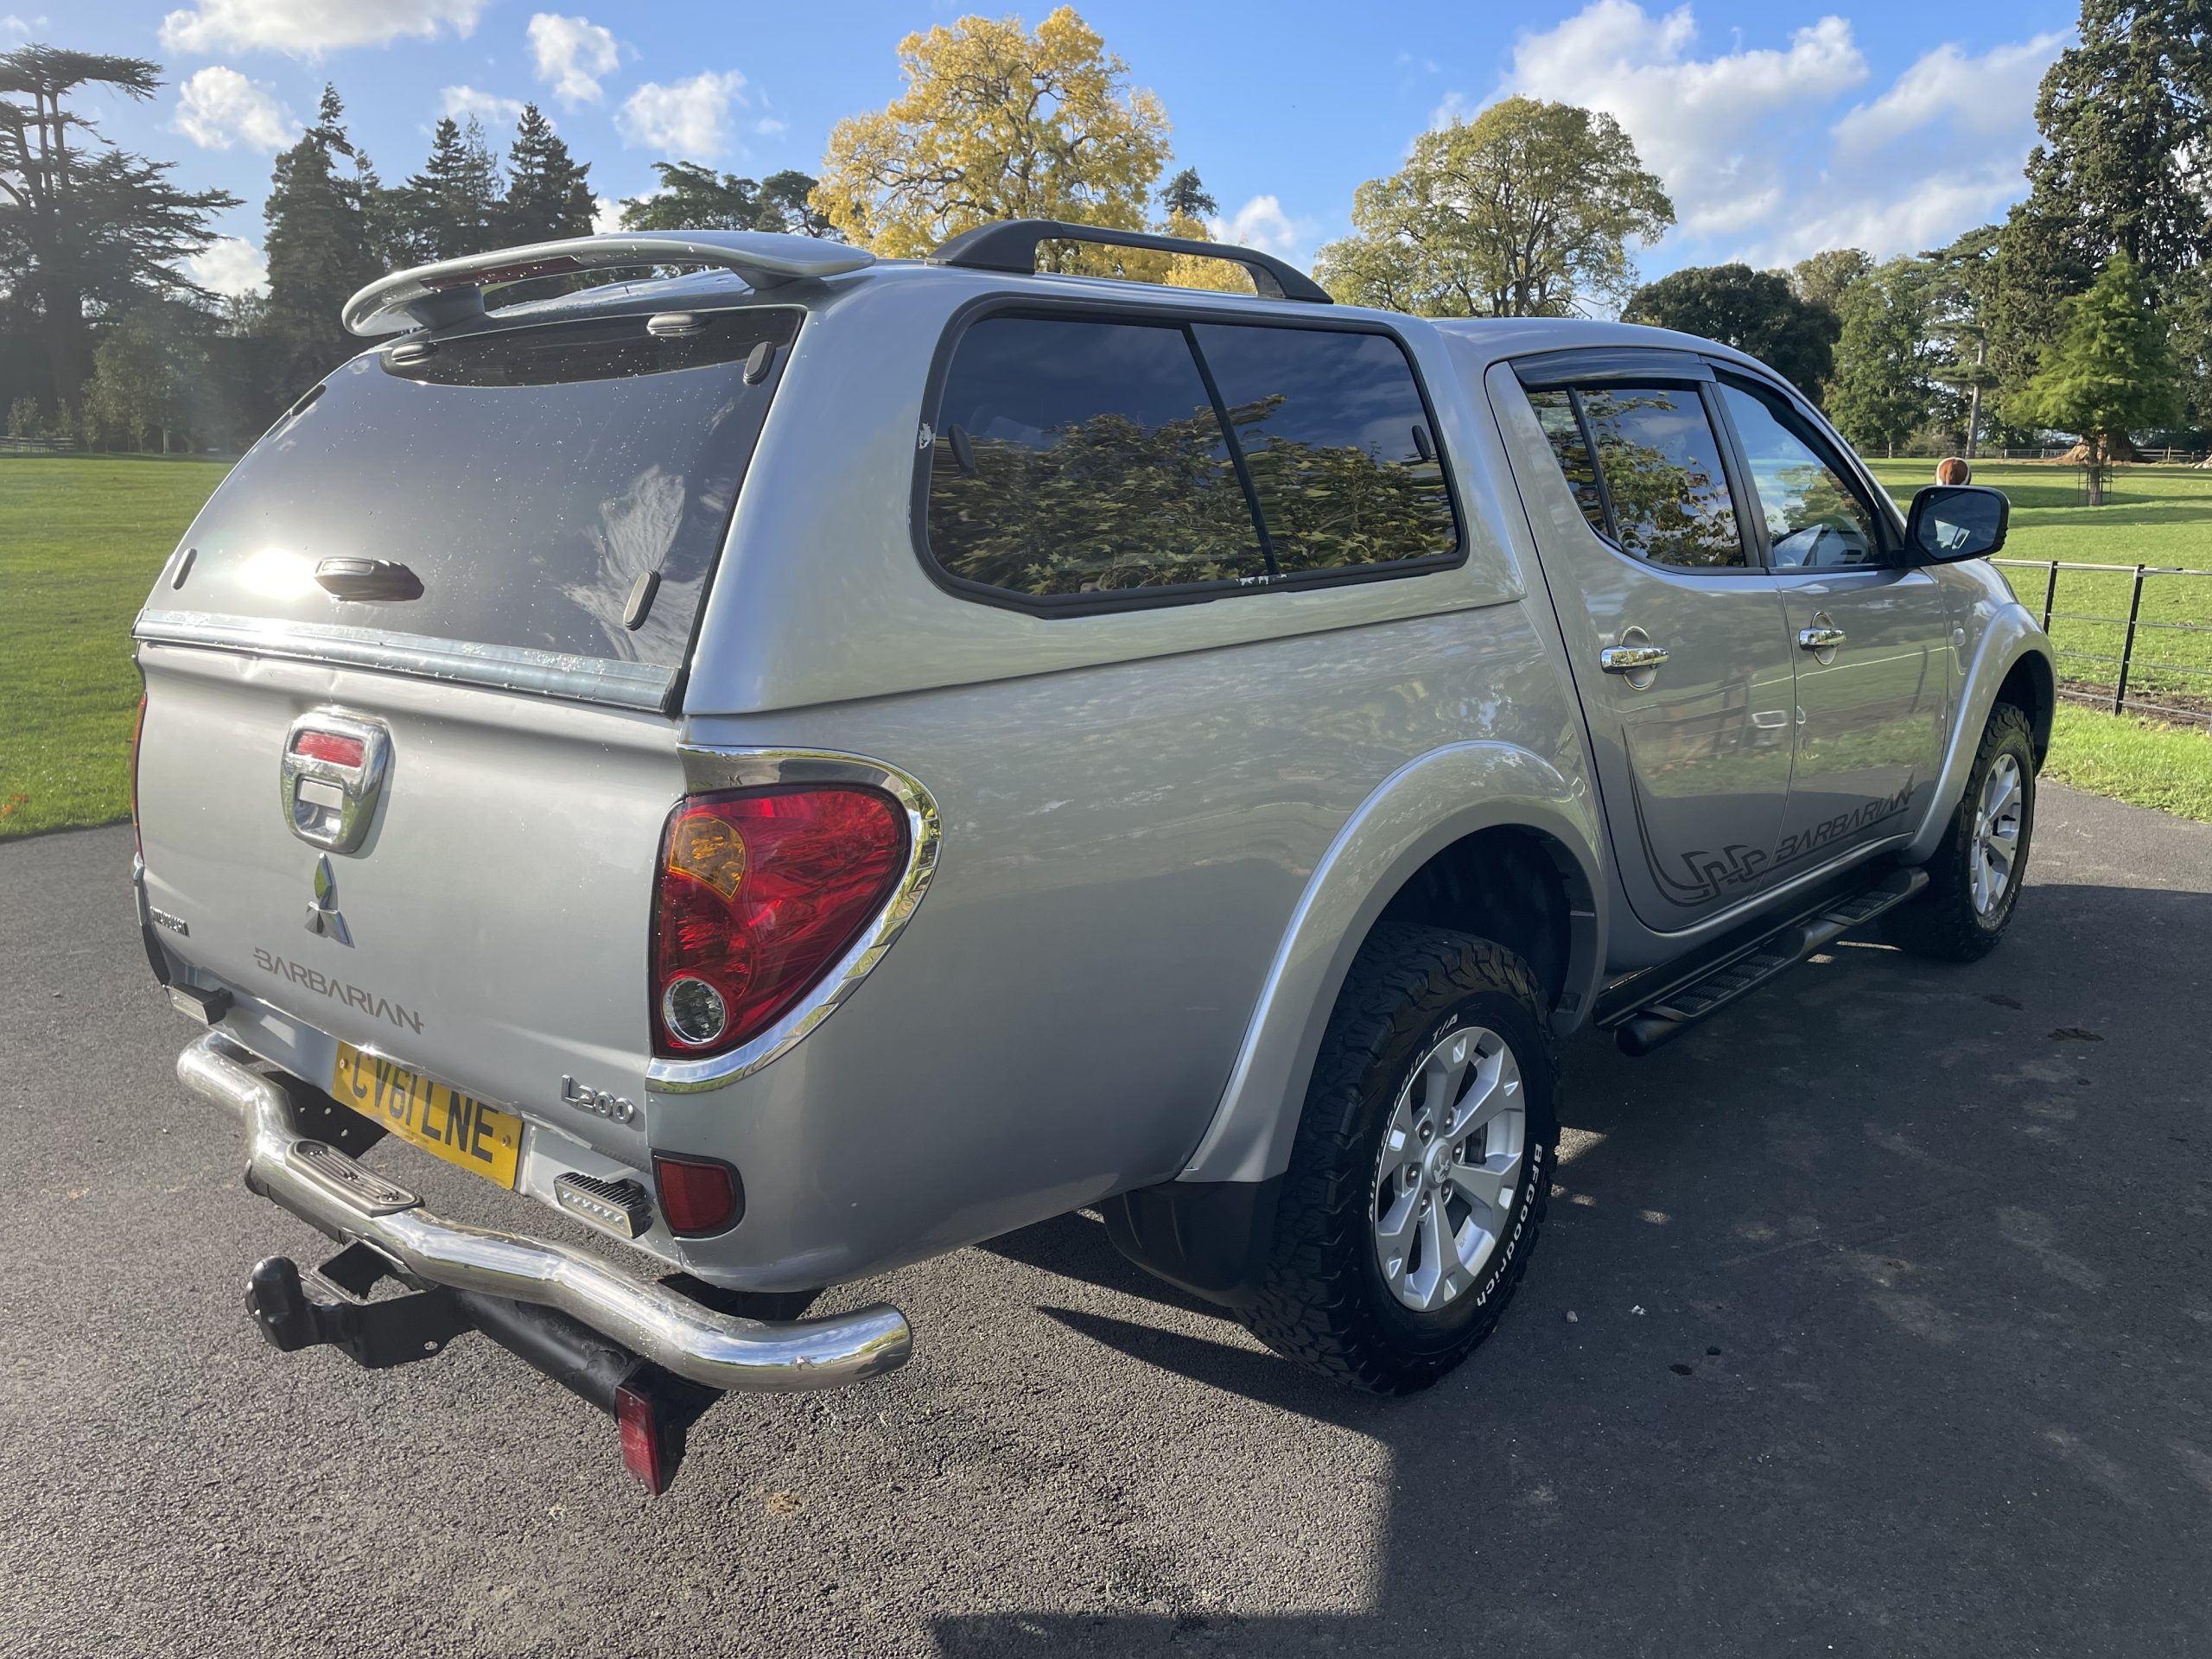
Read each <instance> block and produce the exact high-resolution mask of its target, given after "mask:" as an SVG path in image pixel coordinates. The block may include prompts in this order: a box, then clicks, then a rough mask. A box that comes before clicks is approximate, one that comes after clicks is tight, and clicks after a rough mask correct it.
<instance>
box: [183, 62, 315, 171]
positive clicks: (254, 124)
mask: <svg viewBox="0 0 2212 1659" xmlns="http://www.w3.org/2000/svg"><path fill="white" fill-rule="evenodd" d="M176 92H177V99H176V130H178V131H179V132H181V133H182V134H183V135H184V136H185V137H188V138H189V139H191V140H192V142H193V143H195V144H197V145H199V146H200V149H229V148H230V147H231V146H232V144H235V143H244V144H245V146H246V148H247V149H257V150H264V151H266V152H267V153H269V154H270V155H274V154H276V152H277V151H278V150H280V149H284V148H286V147H287V146H288V145H289V144H290V143H291V142H292V141H293V140H294V139H295V138H296V137H299V135H300V124H299V122H298V120H297V119H296V118H295V117H294V116H293V114H292V112H291V111H289V110H288V109H286V108H285V107H284V106H283V105H282V104H281V103H279V102H278V101H277V94H276V93H275V92H274V91H272V90H271V89H270V87H269V86H267V85H266V84H265V83H264V82H260V81H253V80H248V79H246V78H245V76H244V75H242V74H240V73H238V71H237V70H235V69H232V68H227V67H225V66H224V65H222V64H219V63H217V64H210V65H209V66H208V67H207V68H205V69H199V70H195V71H194V72H193V73H191V74H190V75H188V76H187V77H186V78H185V79H184V82H183V84H182V85H181V86H179V87H178V88H177V89H176Z"/></svg>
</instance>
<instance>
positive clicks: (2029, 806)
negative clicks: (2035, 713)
mask: <svg viewBox="0 0 2212 1659" xmlns="http://www.w3.org/2000/svg"><path fill="white" fill-rule="evenodd" d="M2006 755H2010V756H2011V757H2012V761H2013V764H2014V765H2016V766H2018V768H2019V773H2020V785H2021V790H2022V794H2023V798H2022V804H2021V809H2020V834H2019V839H2018V844H2017V849H2016V850H2015V852H2014V854H2013V859H2012V873H2011V875H2010V878H2009V879H2008V880H2006V882H2005V890H2004V892H2003V893H2001V894H2000V895H1999V899H1998V902H1997V904H1996V905H1995V906H1993V908H1992V909H1991V911H1990V912H1989V913H1988V914H1986V915H1984V914H1983V913H1982V912H1980V911H1978V910H1977V909H1976V908H1975V907H1974V863H1973V861H1974V831H1975V821H1976V818H1977V817H1978V815H1979V813H1980V804H1981V795H1982V785H1984V784H1985V783H1986V781H1987V779H1988V778H1989V774H1990V772H1992V771H1993V769H1994V768H1995V767H1996V766H1998V765H1999V760H2000V757H2003V756H2006ZM2035 828H2036V751H2035V734H2034V733H2033V731H2032V730H2031V728H2030V727H2029V724H2028V716H2027V715H2026V714H2025V713H2024V711H2022V710H2021V709H2018V708H2017V707H2015V706H2014V705H2013V704H2012V703H2009V702H2000V703H1999V704H1998V705H1997V706H1996V707H1995V708H1994V709H1991V710H1990V712H1989V724H1988V725H1986V727H1984V728H1982V733H1981V744H1980V747H1979V748H1978V749H1976V750H1975V752H1974V766H1973V769H1972V770H1971V771H1970V772H1968V773H1967V786H1966V789H1965V791H1963V792H1962V793H1961V795H1960V797H1959V804H1958V808H1957V810H1955V811H1954V812H1953V813H1952V815H1951V822H1950V825H1949V827H1948V829H1945V830H1944V832H1943V840H1942V844H1941V845H1939V846H1938V847H1937V848H1936V853H1935V855H1934V856H1933V857H1932V858H1930V859H1929V861H1928V864H1927V870H1928V885H1927V886H1926V887H1923V888H1922V889H1921V891H1920V893H1919V896H1918V897H1916V898H1915V899H1911V900H1910V902H1908V903H1905V904H1902V905H1899V906H1897V908H1896V909H1895V910H1892V911H1891V912H1889V913H1888V914H1887V915H1885V916H1884V917H1883V918H1882V923H1881V931H1882V937H1883V938H1885V939H1886V940H1887V941H1888V942H1889V943H1890V944H1894V945H1896V946H1897V948H1898V949H1899V950H1904V951H1907V952H1910V954H1911V955H1913V956H1916V957H1928V958H1929V959H1930V960H1932V961H1936V962H1978V961H1980V959H1981V958H1982V957H1986V956H1987V955H1988V954H1989V953H1990V952H1991V951H1992V950H1995V949H1996V948H1997V944H1998V941H1999V940H2000V939H2002V938H2004V937H2005V929H2006V928H2008V927H2009V926H2011V925H2012V916H2013V912H2015V911H2016V910H2017V909H2018V906H2019V902H2020V890H2021V887H2022V883H2023V880H2024V877H2025V876H2026V874H2027V868H2028V857H2029V854H2030V851H2031V847H2032V845H2033V842H2034V840H2035Z"/></svg>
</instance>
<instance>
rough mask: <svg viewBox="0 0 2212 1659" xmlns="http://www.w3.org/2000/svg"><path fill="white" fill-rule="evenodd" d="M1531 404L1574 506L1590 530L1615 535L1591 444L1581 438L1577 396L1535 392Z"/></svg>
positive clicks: (1568, 393)
mask: <svg viewBox="0 0 2212 1659" xmlns="http://www.w3.org/2000/svg"><path fill="white" fill-rule="evenodd" d="M1529 404H1530V405H1531V406H1532V407H1533V408H1534V409H1535V411H1536V422H1537V424H1538V425H1540V426H1541V427H1542V428H1543V429H1544V436H1545V437H1546V438H1548V439H1549V440H1550V442H1551V446H1552V454H1553V455H1554V458H1556V459H1557V461H1559V469H1560V472H1561V473H1563V474H1566V475H1567V488H1568V489H1570V490H1572V491H1573V493H1574V505H1576V506H1578V507H1580V508H1581V509H1582V516H1583V517H1584V518H1587V519H1588V520H1589V521H1590V528H1591V529H1592V530H1594V531H1597V532H1598V533H1599V535H1600V536H1610V535H1611V534H1612V533H1613V531H1612V526H1611V524H1608V523H1607V522H1606V520H1605V497H1604V496H1603V495H1601V494H1600V493H1599V490H1598V467H1597V463H1596V462H1595V461H1592V460H1591V459H1590V444H1589V442H1588V440H1586V438H1584V436H1583V435H1582V419H1581V417H1580V416H1578V415H1577V414H1576V413H1575V412H1574V394H1573V392H1571V391H1532V392H1530V393H1529Z"/></svg>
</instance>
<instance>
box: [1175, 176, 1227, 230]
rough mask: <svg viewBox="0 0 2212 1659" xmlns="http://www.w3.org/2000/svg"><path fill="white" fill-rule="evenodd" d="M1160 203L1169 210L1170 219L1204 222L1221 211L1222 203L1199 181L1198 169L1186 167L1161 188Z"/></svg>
mask: <svg viewBox="0 0 2212 1659" xmlns="http://www.w3.org/2000/svg"><path fill="white" fill-rule="evenodd" d="M1160 206H1161V207H1164V208H1166V210H1167V217H1168V218H1170V219H1191V220H1192V221H1193V222H1198V223H1203V222H1204V221H1205V220H1206V219H1211V218H1212V217H1214V215H1216V214H1217V213H1220V212H1221V204H1220V203H1218V202H1217V201H1216V200H1214V199H1213V198H1212V197H1211V195H1209V194H1206V188H1205V185H1204V184H1202V183H1200V182H1199V181H1198V168H1195V167H1186V168H1184V169H1183V170H1182V171H1181V172H1179V173H1178V174H1177V175H1175V176H1174V177H1173V178H1172V179H1170V180H1168V181H1167V182H1166V184H1164V185H1162V186H1160Z"/></svg>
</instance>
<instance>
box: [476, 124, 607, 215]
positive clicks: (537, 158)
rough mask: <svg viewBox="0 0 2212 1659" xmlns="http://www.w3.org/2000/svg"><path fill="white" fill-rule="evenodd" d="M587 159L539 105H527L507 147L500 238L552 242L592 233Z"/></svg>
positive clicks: (589, 170)
mask: <svg viewBox="0 0 2212 1659" xmlns="http://www.w3.org/2000/svg"><path fill="white" fill-rule="evenodd" d="M590 172H591V167H590V164H589V163H588V162H577V161H576V160H575V158H574V157H573V156H570V155H569V146H568V145H567V144H566V143H563V142H562V139H561V137H560V135H559V134H558V133H556V132H555V131H554V130H553V124H552V123H551V122H550V121H548V120H547V119H546V118H545V117H544V116H543V114H542V113H541V112H540V111H539V110H538V107H537V105H535V104H525V105H523V109H522V118H521V119H520V120H518V121H517V122H516V123H515V141H514V143H513V144H512V146H511V147H510V148H509V149H508V151H507V196H506V202H505V207H503V209H502V210H501V213H500V219H499V224H500V234H501V238H502V239H503V240H504V241H506V242H510V243H516V242H550V241H553V240H555V239H556V238H561V237H564V236H588V235H590V234H591V219H592V199H591V184H590V182H589V180H588V175H589V174H590Z"/></svg>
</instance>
